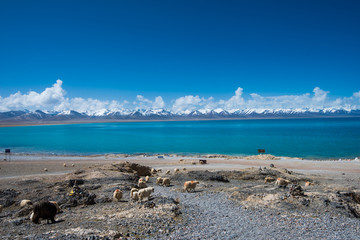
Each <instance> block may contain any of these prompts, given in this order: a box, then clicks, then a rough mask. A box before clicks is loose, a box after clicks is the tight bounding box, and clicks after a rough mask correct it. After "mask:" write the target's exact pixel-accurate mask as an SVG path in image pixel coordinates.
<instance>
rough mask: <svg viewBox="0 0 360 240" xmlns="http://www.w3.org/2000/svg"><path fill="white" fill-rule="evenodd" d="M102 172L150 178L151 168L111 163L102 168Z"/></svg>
mask: <svg viewBox="0 0 360 240" xmlns="http://www.w3.org/2000/svg"><path fill="white" fill-rule="evenodd" d="M102 169H104V170H110V171H118V172H125V173H134V174H136V175H138V176H150V175H151V168H150V167H148V166H143V165H140V164H137V163H130V162H120V163H112V164H110V165H105V166H103V167H102Z"/></svg>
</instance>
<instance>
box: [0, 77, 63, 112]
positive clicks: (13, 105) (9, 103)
mask: <svg viewBox="0 0 360 240" xmlns="http://www.w3.org/2000/svg"><path fill="white" fill-rule="evenodd" d="M61 85H62V81H61V80H57V81H56V83H55V84H54V85H53V86H52V87H50V88H46V89H45V90H44V91H43V92H41V93H37V92H34V91H30V92H29V93H28V94H21V92H17V93H15V94H11V95H10V96H9V97H6V98H1V99H0V101H1V102H0V103H1V108H0V110H2V111H8V110H23V109H39V108H52V107H54V106H56V105H57V104H61V103H62V102H63V101H65V98H64V95H65V90H64V89H62V87H61Z"/></svg>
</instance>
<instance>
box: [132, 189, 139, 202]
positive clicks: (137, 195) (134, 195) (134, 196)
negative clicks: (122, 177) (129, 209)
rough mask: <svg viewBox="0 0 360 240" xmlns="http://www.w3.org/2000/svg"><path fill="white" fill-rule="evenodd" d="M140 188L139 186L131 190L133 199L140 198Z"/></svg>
mask: <svg viewBox="0 0 360 240" xmlns="http://www.w3.org/2000/svg"><path fill="white" fill-rule="evenodd" d="M138 191H139V189H137V188H132V189H131V190H130V198H131V199H133V200H134V201H137V200H139V193H138Z"/></svg>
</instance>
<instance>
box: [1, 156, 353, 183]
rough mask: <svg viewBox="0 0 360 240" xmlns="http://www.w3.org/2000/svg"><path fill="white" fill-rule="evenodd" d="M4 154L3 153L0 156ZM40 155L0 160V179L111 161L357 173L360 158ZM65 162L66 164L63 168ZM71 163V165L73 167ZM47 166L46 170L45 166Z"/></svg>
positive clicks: (166, 167)
mask: <svg viewBox="0 0 360 240" xmlns="http://www.w3.org/2000/svg"><path fill="white" fill-rule="evenodd" d="M0 156H1V157H4V154H2V155H0ZM158 156H163V155H152V156H146V155H122V154H106V155H87V156H85V155H76V156H75V155H39V154H16V155H14V156H12V159H11V160H10V161H4V160H3V161H1V162H0V173H1V175H0V179H8V178H14V177H26V178H27V177H35V176H39V177H40V176H48V175H51V174H56V175H58V174H66V173H70V172H73V171H76V170H78V169H84V168H88V167H90V166H93V165H98V164H101V165H103V164H112V163H114V162H125V161H127V162H132V163H137V164H141V165H146V166H150V167H153V168H162V169H163V170H172V169H174V168H181V169H182V168H186V169H189V170H209V171H220V170H224V171H232V170H243V169H246V168H261V167H269V166H270V164H274V165H275V166H276V167H279V168H284V169H291V170H295V171H297V172H300V173H303V174H325V175H340V174H349V175H357V174H360V160H359V159H357V160H343V161H339V160H311V159H308V160H304V159H300V158H290V157H275V156H272V155H253V156H245V157H234V156H226V155H207V156H179V155H170V156H164V157H163V158H158ZM200 159H202V160H206V161H207V164H199V160H200ZM64 164H66V167H64ZM72 164H74V166H72ZM45 168H46V169H47V170H46V171H45V170H44V169H45Z"/></svg>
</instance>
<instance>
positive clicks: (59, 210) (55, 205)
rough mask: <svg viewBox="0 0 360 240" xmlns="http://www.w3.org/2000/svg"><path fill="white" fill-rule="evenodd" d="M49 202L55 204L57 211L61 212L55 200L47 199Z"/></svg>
mask: <svg viewBox="0 0 360 240" xmlns="http://www.w3.org/2000/svg"><path fill="white" fill-rule="evenodd" d="M49 202H50V203H52V204H54V205H55V207H56V210H57V213H61V209H60V207H59V204H58V203H57V202H55V201H49Z"/></svg>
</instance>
